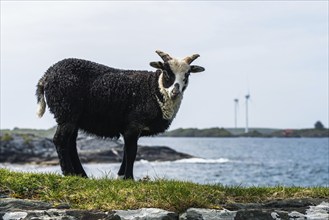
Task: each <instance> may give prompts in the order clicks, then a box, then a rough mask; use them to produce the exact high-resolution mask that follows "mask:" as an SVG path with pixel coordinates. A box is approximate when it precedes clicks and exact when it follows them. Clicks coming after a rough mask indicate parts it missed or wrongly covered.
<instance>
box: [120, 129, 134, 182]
mask: <svg viewBox="0 0 329 220" xmlns="http://www.w3.org/2000/svg"><path fill="white" fill-rule="evenodd" d="M138 137H139V133H137V132H131V131H128V132H126V133H125V134H124V142H125V146H124V155H123V156H124V158H123V163H124V162H125V166H124V165H123V164H121V167H120V170H119V174H120V171H121V172H122V170H121V168H122V169H123V168H124V169H125V171H124V177H123V178H124V179H134V174H133V168H134V162H135V159H136V153H137V141H138Z"/></svg>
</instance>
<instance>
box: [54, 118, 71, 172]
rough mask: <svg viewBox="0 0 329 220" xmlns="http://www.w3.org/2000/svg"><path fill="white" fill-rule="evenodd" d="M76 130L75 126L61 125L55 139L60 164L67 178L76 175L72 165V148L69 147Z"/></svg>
mask: <svg viewBox="0 0 329 220" xmlns="http://www.w3.org/2000/svg"><path fill="white" fill-rule="evenodd" d="M74 130H75V126H74V125H73V124H59V125H58V126H57V130H56V133H55V135H54V139H53V141H54V144H55V146H56V150H57V154H58V158H59V164H60V166H61V169H62V172H63V174H64V175H65V176H67V175H74V174H76V173H75V170H74V168H73V165H72V158H71V154H70V146H68V145H69V142H70V137H71V135H72V133H73V132H74Z"/></svg>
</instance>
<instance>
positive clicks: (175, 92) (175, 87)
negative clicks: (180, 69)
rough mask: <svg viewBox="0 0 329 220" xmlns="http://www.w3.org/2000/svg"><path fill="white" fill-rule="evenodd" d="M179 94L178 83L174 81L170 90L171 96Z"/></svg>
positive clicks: (174, 96)
mask: <svg viewBox="0 0 329 220" xmlns="http://www.w3.org/2000/svg"><path fill="white" fill-rule="evenodd" d="M179 94H180V90H179V84H178V83H175V85H174V88H173V90H172V91H171V97H172V98H173V99H175V98H176V97H177V96H178V95H179Z"/></svg>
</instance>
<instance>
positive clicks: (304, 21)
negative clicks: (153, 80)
mask: <svg viewBox="0 0 329 220" xmlns="http://www.w3.org/2000/svg"><path fill="white" fill-rule="evenodd" d="M157 49H160V50H163V51H165V52H168V53H169V54H170V55H172V56H173V57H185V56H187V55H191V54H193V53H198V54H200V57H199V58H198V59H197V60H195V61H194V62H193V64H195V65H200V66H203V67H204V68H205V69H206V71H205V72H202V73H195V74H192V75H191V77H190V81H189V87H188V88H187V90H186V92H185V94H184V99H183V102H182V105H181V107H180V110H179V112H178V114H177V116H176V118H175V120H174V121H173V123H172V125H171V128H170V129H176V128H180V127H183V128H190V127H193V128H210V127H224V128H232V127H234V116H235V115H234V99H239V107H238V114H237V124H238V127H244V126H245V123H246V119H245V118H246V100H245V95H247V94H250V102H249V103H248V110H249V114H248V116H249V127H258V128H259V127H262V128H282V129H285V128H311V127H314V124H315V122H316V121H321V122H322V123H323V124H324V126H325V127H328V111H329V110H328V99H329V97H328V1H160V2H159V1H92V2H91V1H1V99H0V101H1V109H0V110H1V111H0V116H1V117H0V127H1V129H5V128H9V129H12V128H14V127H19V128H40V129H41V128H42V129H47V128H50V127H53V126H55V125H56V122H55V120H54V118H53V116H52V115H51V114H50V113H49V111H48V110H47V111H46V114H45V115H44V117H43V118H41V119H38V118H37V117H36V113H35V112H36V108H37V103H36V97H35V89H36V84H37V81H38V80H39V78H40V77H41V76H42V75H43V74H44V72H45V71H46V70H47V69H48V68H49V67H50V66H51V65H52V64H54V63H56V62H57V61H59V60H62V59H64V58H69V57H75V58H82V59H87V60H92V61H94V62H98V63H101V64H105V65H107V66H111V67H115V68H120V69H135V70H137V69H141V70H153V68H152V67H150V66H149V62H151V61H159V60H160V57H159V56H158V55H157V54H156V53H155V50H157Z"/></svg>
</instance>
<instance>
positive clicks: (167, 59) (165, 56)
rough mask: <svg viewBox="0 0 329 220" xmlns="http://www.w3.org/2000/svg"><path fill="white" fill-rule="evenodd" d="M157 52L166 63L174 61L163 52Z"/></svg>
mask: <svg viewBox="0 0 329 220" xmlns="http://www.w3.org/2000/svg"><path fill="white" fill-rule="evenodd" d="M155 52H156V53H157V54H158V55H159V56H160V57H161V58H162V59H163V61H164V62H167V61H169V60H171V59H172V57H171V56H170V55H169V54H167V53H165V52H162V51H161V50H156V51H155Z"/></svg>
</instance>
